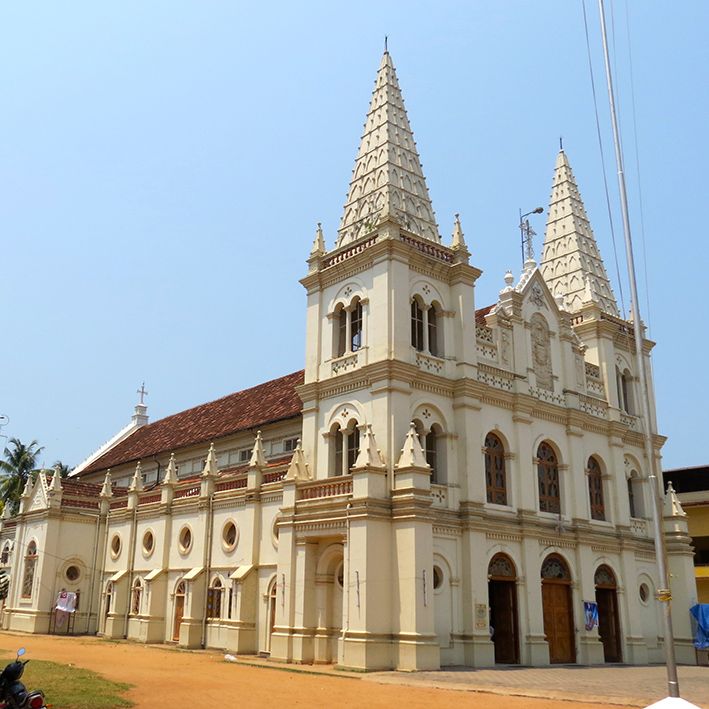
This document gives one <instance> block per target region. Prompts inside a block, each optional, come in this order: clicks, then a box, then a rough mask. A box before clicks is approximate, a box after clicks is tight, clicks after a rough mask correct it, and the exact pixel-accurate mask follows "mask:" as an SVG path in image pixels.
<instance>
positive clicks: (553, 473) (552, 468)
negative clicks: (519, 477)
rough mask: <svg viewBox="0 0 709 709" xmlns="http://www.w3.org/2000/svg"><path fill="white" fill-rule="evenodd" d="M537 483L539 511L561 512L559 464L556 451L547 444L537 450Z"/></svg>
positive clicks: (541, 444)
mask: <svg viewBox="0 0 709 709" xmlns="http://www.w3.org/2000/svg"><path fill="white" fill-rule="evenodd" d="M537 481H538V484H539V510H540V511H541V512H553V513H554V514H559V513H560V512H561V495H560V492H559V463H558V461H557V459H556V453H554V449H553V448H552V447H551V446H550V445H549V444H548V443H546V442H544V443H540V444H539V448H538V449H537Z"/></svg>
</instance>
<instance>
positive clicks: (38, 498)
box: [26, 473, 49, 512]
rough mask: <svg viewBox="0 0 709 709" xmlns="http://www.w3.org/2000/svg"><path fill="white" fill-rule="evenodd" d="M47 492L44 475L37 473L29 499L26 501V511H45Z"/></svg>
mask: <svg viewBox="0 0 709 709" xmlns="http://www.w3.org/2000/svg"><path fill="white" fill-rule="evenodd" d="M48 492H49V485H48V484H47V478H46V477H45V475H44V473H39V474H38V475H37V479H36V480H35V483H34V487H33V488H32V494H31V495H30V499H29V500H28V501H27V507H26V509H27V511H28V512H32V511H33V510H46V509H47V508H48V507H49V494H48Z"/></svg>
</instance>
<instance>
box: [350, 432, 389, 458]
mask: <svg viewBox="0 0 709 709" xmlns="http://www.w3.org/2000/svg"><path fill="white" fill-rule="evenodd" d="M360 431H361V434H360V437H359V454H358V455H357V460H355V464H354V466H353V467H354V468H383V467H384V460H383V459H382V453H381V451H380V450H379V449H378V448H377V442H376V441H375V440H374V432H373V431H372V424H370V423H368V424H365V425H363V426H360Z"/></svg>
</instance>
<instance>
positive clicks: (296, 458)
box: [286, 438, 310, 480]
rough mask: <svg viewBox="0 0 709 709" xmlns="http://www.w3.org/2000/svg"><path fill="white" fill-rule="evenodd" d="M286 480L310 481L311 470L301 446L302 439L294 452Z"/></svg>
mask: <svg viewBox="0 0 709 709" xmlns="http://www.w3.org/2000/svg"><path fill="white" fill-rule="evenodd" d="M286 480H310V469H309V468H308V464H307V462H306V461H305V454H304V453H303V449H302V447H301V445H300V438H299V439H298V443H297V444H296V447H295V450H294V451H293V457H292V458H291V461H290V465H289V466H288V472H287V473H286Z"/></svg>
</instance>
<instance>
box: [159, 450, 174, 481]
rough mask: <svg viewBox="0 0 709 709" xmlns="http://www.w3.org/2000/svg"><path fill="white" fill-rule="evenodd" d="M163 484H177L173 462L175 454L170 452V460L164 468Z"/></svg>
mask: <svg viewBox="0 0 709 709" xmlns="http://www.w3.org/2000/svg"><path fill="white" fill-rule="evenodd" d="M162 484H163V485H175V484H177V464H176V463H175V454H174V453H170V462H169V463H168V464H167V469H166V470H165V477H164V478H163V479H162Z"/></svg>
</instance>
